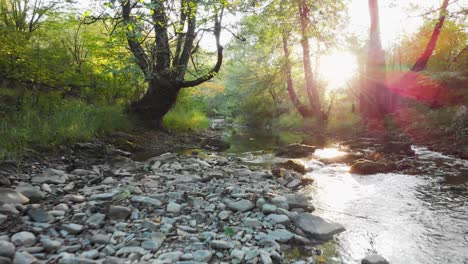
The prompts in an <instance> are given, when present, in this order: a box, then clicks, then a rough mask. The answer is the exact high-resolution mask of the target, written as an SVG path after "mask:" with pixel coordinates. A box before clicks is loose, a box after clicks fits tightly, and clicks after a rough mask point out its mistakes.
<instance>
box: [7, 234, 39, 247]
mask: <svg viewBox="0 0 468 264" xmlns="http://www.w3.org/2000/svg"><path fill="white" fill-rule="evenodd" d="M11 242H13V244H15V245H17V246H25V247H31V246H34V244H36V236H35V235H34V234H33V233H31V232H27V231H23V232H19V233H16V234H14V235H13V236H12V237H11Z"/></svg>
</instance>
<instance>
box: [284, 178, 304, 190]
mask: <svg viewBox="0 0 468 264" xmlns="http://www.w3.org/2000/svg"><path fill="white" fill-rule="evenodd" d="M301 183H302V182H301V180H300V179H294V180H292V181H290V182H288V184H286V187H288V188H291V189H295V188H297V187H299V186H300V185H301Z"/></svg>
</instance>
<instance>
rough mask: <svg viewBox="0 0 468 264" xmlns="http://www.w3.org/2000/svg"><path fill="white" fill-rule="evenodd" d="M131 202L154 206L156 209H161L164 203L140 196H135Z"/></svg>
mask: <svg viewBox="0 0 468 264" xmlns="http://www.w3.org/2000/svg"><path fill="white" fill-rule="evenodd" d="M130 200H131V201H132V202H136V203H142V204H148V205H152V206H155V207H161V205H162V202H161V201H159V200H158V199H154V198H150V197H145V196H139V195H135V196H133V197H132V198H131V199H130Z"/></svg>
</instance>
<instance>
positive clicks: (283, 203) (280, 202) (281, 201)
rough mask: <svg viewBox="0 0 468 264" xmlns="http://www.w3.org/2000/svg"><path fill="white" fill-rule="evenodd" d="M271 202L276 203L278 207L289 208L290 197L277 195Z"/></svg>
mask: <svg viewBox="0 0 468 264" xmlns="http://www.w3.org/2000/svg"><path fill="white" fill-rule="evenodd" d="M271 203H272V204H274V205H276V206H277V207H278V208H283V209H286V210H289V204H288V199H286V197H284V196H275V197H273V198H272V199H271Z"/></svg>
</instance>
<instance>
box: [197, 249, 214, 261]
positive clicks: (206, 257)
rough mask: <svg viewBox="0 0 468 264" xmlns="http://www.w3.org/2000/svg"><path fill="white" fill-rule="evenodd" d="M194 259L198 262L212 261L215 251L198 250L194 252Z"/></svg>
mask: <svg viewBox="0 0 468 264" xmlns="http://www.w3.org/2000/svg"><path fill="white" fill-rule="evenodd" d="M192 255H193V260H195V261H198V262H210V260H211V258H212V257H213V251H209V250H197V251H194V252H193V253H192Z"/></svg>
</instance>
